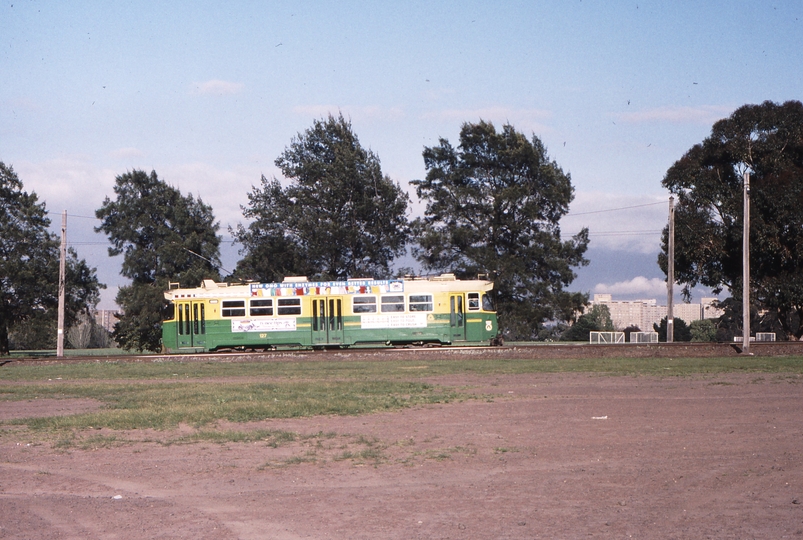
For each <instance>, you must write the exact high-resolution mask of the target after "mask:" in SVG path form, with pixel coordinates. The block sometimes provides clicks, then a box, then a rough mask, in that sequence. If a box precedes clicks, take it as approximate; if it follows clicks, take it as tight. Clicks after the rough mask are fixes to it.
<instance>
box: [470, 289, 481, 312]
mask: <svg viewBox="0 0 803 540" xmlns="http://www.w3.org/2000/svg"><path fill="white" fill-rule="evenodd" d="M468 309H469V311H478V310H479V309H480V293H477V292H470V293H468Z"/></svg>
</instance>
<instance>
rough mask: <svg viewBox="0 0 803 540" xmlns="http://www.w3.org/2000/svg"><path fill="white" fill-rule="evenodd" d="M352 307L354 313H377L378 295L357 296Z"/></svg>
mask: <svg viewBox="0 0 803 540" xmlns="http://www.w3.org/2000/svg"><path fill="white" fill-rule="evenodd" d="M351 309H352V312H353V313H376V296H355V297H354V299H353V302H352V304H351Z"/></svg>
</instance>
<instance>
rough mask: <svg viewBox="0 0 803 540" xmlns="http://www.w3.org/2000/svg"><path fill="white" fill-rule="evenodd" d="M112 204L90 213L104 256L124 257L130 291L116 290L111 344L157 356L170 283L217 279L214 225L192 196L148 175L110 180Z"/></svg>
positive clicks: (207, 209) (206, 209) (190, 283)
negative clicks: (102, 236) (103, 241)
mask: <svg viewBox="0 0 803 540" xmlns="http://www.w3.org/2000/svg"><path fill="white" fill-rule="evenodd" d="M114 192H115V193H116V194H117V199H116V200H115V201H112V200H110V199H109V198H108V197H106V199H105V200H104V201H103V205H102V206H101V207H100V209H98V210H97V211H96V212H95V215H96V216H97V217H98V219H100V220H101V225H100V226H99V227H97V228H96V231H98V232H101V231H102V232H104V233H106V234H107V235H108V237H109V241H110V242H111V244H112V247H110V248H109V255H110V256H112V257H113V256H116V255H121V254H122V255H123V265H122V270H121V271H120V274H122V275H123V276H125V277H127V278H130V279H131V285H127V286H124V287H120V290H119V291H118V293H117V299H116V300H117V304H118V305H119V306H120V307H121V308H122V314H121V315H120V316H119V318H120V322H119V323H117V325H116V326H115V331H114V339H115V341H117V343H118V344H119V345H120V346H121V347H123V348H124V349H128V350H139V351H144V350H151V351H158V350H159V349H160V341H161V317H160V313H161V308H162V305H163V304H164V297H163V292H164V291H165V290H167V288H168V286H169V283H170V282H171V281H175V282H179V283H182V284H185V285H186V286H196V285H199V284H200V283H201V281H202V280H204V279H220V275H219V273H218V270H217V269H218V268H219V265H220V262H219V261H220V237H218V236H217V234H216V233H217V230H218V228H219V225H218V224H217V223H215V218H214V216H213V214H212V208H211V207H209V206H207V205H205V204H204V203H203V201H201V199H197V200H196V199H195V198H193V196H192V195H187V196H183V195H182V194H181V192H179V190H177V189H176V188H174V187H172V186H169V185H167V184H166V183H165V182H164V181H163V180H160V179H159V177H158V176H157V175H156V172H155V171H152V172H151V174H150V175H148V174H146V173H145V172H144V171H140V170H133V171H131V172H128V173H126V174H123V175H120V176H118V177H117V178H116V179H115V186H114Z"/></svg>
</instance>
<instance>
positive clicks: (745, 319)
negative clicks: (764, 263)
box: [742, 172, 750, 354]
mask: <svg viewBox="0 0 803 540" xmlns="http://www.w3.org/2000/svg"><path fill="white" fill-rule="evenodd" d="M742 354H750V173H749V172H745V173H744V232H743V233H742Z"/></svg>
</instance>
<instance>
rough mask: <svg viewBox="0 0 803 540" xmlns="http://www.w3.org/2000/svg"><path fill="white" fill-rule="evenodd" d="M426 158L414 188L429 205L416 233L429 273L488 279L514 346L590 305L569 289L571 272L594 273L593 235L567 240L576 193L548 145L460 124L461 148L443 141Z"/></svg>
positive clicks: (508, 130)
mask: <svg viewBox="0 0 803 540" xmlns="http://www.w3.org/2000/svg"><path fill="white" fill-rule="evenodd" d="M423 155H424V164H425V166H426V169H427V175H426V178H425V179H424V180H414V181H413V182H411V183H412V184H413V185H415V186H416V192H417V194H418V197H419V198H420V199H422V200H424V201H426V202H427V207H426V213H425V215H424V217H423V218H419V219H417V220H416V221H415V222H414V223H413V227H414V231H415V236H416V239H417V240H418V243H419V246H418V247H416V248H414V254H415V255H416V257H417V258H418V260H419V261H420V262H421V263H422V265H423V266H424V267H425V268H426V269H429V270H439V271H443V270H449V271H453V272H455V273H457V274H458V275H461V276H463V277H471V276H476V275H477V274H483V273H485V274H488V275H490V277H491V278H492V279H493V280H494V282H495V289H496V296H497V298H496V299H497V308H498V311H499V321H500V323H499V324H500V328H501V329H502V331H503V334H504V335H505V337H506V338H508V339H530V338H532V337H534V336H536V335H537V333H538V326H539V324H541V323H543V322H544V321H546V320H553V319H558V320H569V319H570V318H571V317H572V316H573V314H574V313H575V311H576V310H578V309H579V308H580V307H581V306H582V305H583V304H584V303H585V302H586V301H587V297H586V296H585V295H583V294H579V293H574V294H572V293H569V292H566V291H564V287H566V286H568V285H569V284H571V282H572V281H573V280H574V278H575V277H576V274H575V273H574V271H573V270H572V268H573V267H577V266H580V265H585V264H588V261H587V260H586V259H585V258H584V257H583V255H584V253H585V251H586V249H587V246H588V229H583V230H582V231H580V232H579V233H578V234H577V235H575V236H574V237H572V238H571V239H570V240H566V241H562V240H561V233H560V224H559V222H560V218H561V217H562V216H563V215H565V214H566V213H567V212H568V210H569V203H570V202H571V201H572V199H573V198H574V188H573V187H572V184H571V178H570V176H569V175H568V174H566V173H564V172H563V170H562V169H561V168H560V167H559V166H558V164H557V163H555V162H554V161H551V160H550V159H549V157H548V156H547V151H546V148H545V147H544V145H543V143H542V142H541V140H540V139H538V137H536V136H535V135H533V137H532V140H528V139H527V137H526V136H524V135H523V134H521V133H519V132H517V131H516V130H515V129H514V128H513V126H511V125H509V124H508V125H505V126H504V127H503V128H502V131H501V132H497V131H496V128H495V127H494V126H493V124H491V123H489V122H485V121H480V122H479V123H477V124H471V123H465V124H463V127H462V129H461V131H460V145H459V146H458V148H454V147H453V146H452V145H451V144H450V143H449V141H448V140H446V139H443V138H441V139H440V140H439V144H438V145H437V146H434V147H431V148H425V149H424V153H423Z"/></svg>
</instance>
